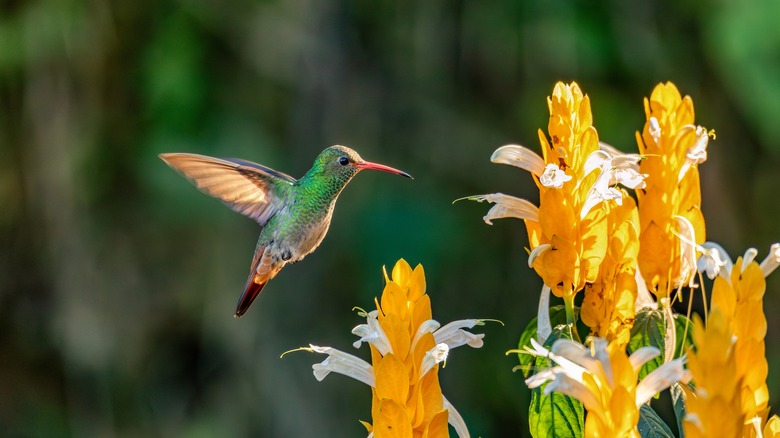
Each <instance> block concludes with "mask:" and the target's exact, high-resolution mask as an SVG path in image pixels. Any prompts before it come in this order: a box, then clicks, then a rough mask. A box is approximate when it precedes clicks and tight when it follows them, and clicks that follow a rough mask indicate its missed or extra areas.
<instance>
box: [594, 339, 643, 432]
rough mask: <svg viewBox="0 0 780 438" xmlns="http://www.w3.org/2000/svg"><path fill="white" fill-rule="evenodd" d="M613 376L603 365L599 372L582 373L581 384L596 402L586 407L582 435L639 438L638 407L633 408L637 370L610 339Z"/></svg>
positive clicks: (608, 349) (622, 348)
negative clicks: (586, 413) (586, 411)
mask: <svg viewBox="0 0 780 438" xmlns="http://www.w3.org/2000/svg"><path fill="white" fill-rule="evenodd" d="M607 352H608V353H609V363H610V365H611V368H612V375H611V376H607V375H606V374H605V373H604V371H603V368H602V369H601V372H599V373H587V374H584V375H583V383H584V384H585V386H586V387H588V389H589V390H590V392H591V393H593V394H594V395H596V397H597V402H598V403H597V404H595V405H590V406H587V409H588V415H587V417H586V418H585V436H587V437H593V438H598V437H603V438H607V437H639V431H638V430H637V428H636V424H637V422H638V421H639V409H637V407H636V386H637V380H638V378H639V369H634V367H633V366H632V365H631V362H630V361H629V360H628V356H626V351H625V347H624V346H623V345H620V344H618V343H617V342H612V343H610V344H609V346H608V347H607Z"/></svg>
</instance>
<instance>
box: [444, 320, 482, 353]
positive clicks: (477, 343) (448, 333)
mask: <svg viewBox="0 0 780 438" xmlns="http://www.w3.org/2000/svg"><path fill="white" fill-rule="evenodd" d="M482 324H483V320H481V319H461V320H458V321H452V322H451V323H449V324H447V325H445V326H444V327H442V328H440V329H438V330H436V331H435V332H433V339H434V340H435V341H436V343H437V344H446V345H447V346H448V347H449V348H450V350H451V349H453V348H458V347H460V346H461V345H468V346H469V347H472V348H481V347H482V345H483V342H482V338H484V337H485V334H484V333H480V334H474V333H471V332H467V331H466V330H463V329H464V328H469V329H470V328H474V327H475V326H477V325H482Z"/></svg>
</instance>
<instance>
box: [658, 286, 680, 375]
mask: <svg viewBox="0 0 780 438" xmlns="http://www.w3.org/2000/svg"><path fill="white" fill-rule="evenodd" d="M661 309H662V310H663V312H664V320H665V321H666V324H665V326H666V331H665V332H664V363H667V362H670V361H671V360H672V359H673V358H674V348H675V346H676V345H677V326H676V324H675V323H674V311H673V310H672V302H671V300H670V299H669V297H664V298H661Z"/></svg>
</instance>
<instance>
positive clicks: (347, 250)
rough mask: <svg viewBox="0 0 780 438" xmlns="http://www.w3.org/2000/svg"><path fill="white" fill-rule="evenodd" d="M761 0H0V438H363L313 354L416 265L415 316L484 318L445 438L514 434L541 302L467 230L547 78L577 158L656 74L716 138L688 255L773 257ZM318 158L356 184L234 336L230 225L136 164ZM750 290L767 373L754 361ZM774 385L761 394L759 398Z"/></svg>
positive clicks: (768, 22) (344, 340)
mask: <svg viewBox="0 0 780 438" xmlns="http://www.w3.org/2000/svg"><path fill="white" fill-rule="evenodd" d="M777 17H780V3H778V2H775V1H773V0H755V1H733V0H721V1H705V2H700V1H691V0H687V1H686V0H683V1H637V2H625V1H619V0H613V1H607V2H586V1H563V0H552V1H543V0H523V1H520V0H504V1H476V0H471V1H463V0H446V1H444V0H428V1H418V2H412V1H388V0H380V1H367V0H353V1H348V0H294V1H249V0H241V1H230V2H224V1H217V0H181V1H170V0H165V1H162V0H161V1H151V0H140V1H124V2H106V1H100V0H88V1H73V0H49V1H30V2H24V1H14V0H10V1H9V0H4V1H0V430H3V431H5V432H4V433H7V434H8V435H10V436H47V437H50V436H73V437H88V436H101V437H108V436H186V437H211V436H237V437H239V436H268V437H288V436H302V437H318V436H328V437H331V436H332V437H341V436H344V437H362V436H365V431H364V430H363V428H362V426H361V425H360V424H359V423H358V421H357V420H358V419H363V420H370V415H371V414H370V412H371V411H370V404H371V393H370V390H369V388H368V387H366V386H365V385H363V384H361V383H359V382H357V381H354V380H351V379H348V378H346V377H343V376H339V375H332V376H330V377H328V378H327V379H326V380H325V381H324V382H322V383H318V382H317V381H316V380H315V379H314V377H313V376H312V374H311V364H313V363H315V362H319V361H321V360H322V359H323V358H324V356H320V355H312V354H308V353H295V354H292V355H289V356H285V357H284V358H283V359H280V358H279V355H280V353H282V352H284V351H286V350H289V349H292V348H295V347H298V346H302V345H306V344H308V343H310V342H311V343H315V344H319V345H330V346H334V347H337V348H340V349H344V350H347V351H350V352H354V353H356V354H358V355H361V356H362V357H368V355H367V349H364V350H362V351H355V350H354V349H353V348H352V347H351V345H350V344H351V343H352V342H353V340H354V337H353V336H352V335H351V334H350V330H351V329H352V327H353V326H354V325H356V324H358V323H360V319H359V317H358V316H357V315H355V313H354V312H352V311H351V310H350V309H351V308H352V307H353V306H361V307H364V308H370V307H371V305H372V302H373V298H374V297H375V296H378V295H379V294H380V293H381V291H382V286H383V279H382V274H381V272H382V271H381V269H382V265H386V266H388V268H390V267H392V265H393V264H394V263H395V261H396V260H397V259H399V258H401V257H403V258H406V259H407V260H408V261H409V262H410V263H411V264H412V265H415V264H417V263H422V264H423V265H424V267H425V269H426V274H427V281H428V292H429V294H430V295H431V298H432V301H433V313H434V317H435V318H436V319H438V320H439V321H442V322H448V321H451V320H454V319H462V318H476V317H480V318H497V319H500V320H502V321H504V323H505V324H506V326H504V327H502V326H500V325H497V324H492V325H488V326H486V327H483V328H481V329H479V330H478V331H482V332H484V333H486V334H487V336H486V338H485V346H484V347H483V348H482V349H481V350H473V349H469V348H468V347H463V348H461V349H459V350H456V351H454V352H453V353H452V354H451V355H450V357H449V360H448V362H447V366H446V368H445V369H443V370H442V371H441V373H440V376H441V384H442V388H443V392H444V394H445V395H446V396H447V398H448V399H449V400H450V401H451V402H452V403H453V404H454V405H455V406H456V407H457V408H458V409H459V410H460V412H461V413H462V414H463V416H464V417H465V419H466V421H467V423H468V425H469V428H470V430H471V433H472V435H473V436H475V437H476V436H483V437H504V436H528V425H527V408H528V399H529V391H528V389H526V388H525V385H524V384H523V381H522V376H521V375H520V374H517V373H514V374H513V373H512V372H511V369H512V367H513V366H514V365H515V364H516V363H517V362H516V359H515V358H513V357H506V356H504V351H506V350H508V349H510V348H513V347H514V346H515V345H516V340H517V338H518V336H519V334H520V332H521V330H522V328H523V327H524V326H525V324H526V323H527V322H528V321H529V320H530V319H531V318H532V316H533V314H534V312H535V308H536V305H537V301H538V293H539V289H540V287H541V281H540V280H539V278H538V277H537V276H536V275H535V274H534V272H533V271H531V270H530V269H528V267H527V265H526V253H525V251H524V249H523V247H524V246H525V245H527V239H526V235H525V230H524V227H523V226H522V224H521V223H520V222H519V221H513V220H505V221H497V222H496V224H495V225H494V226H493V227H489V226H487V225H485V224H484V223H483V222H482V220H481V217H482V215H483V214H484V213H485V212H486V210H487V208H488V207H487V205H479V204H475V203H459V204H455V205H451V202H452V200H454V199H456V198H459V197H462V196H466V195H471V194H478V193H491V192H496V191H501V192H505V193H509V194H513V195H516V196H520V197H527V198H529V199H531V200H532V201H534V202H537V201H538V192H537V191H536V189H535V187H534V186H533V183H532V181H531V179H530V177H529V175H528V174H527V173H526V172H523V171H521V170H518V169H514V168H511V167H509V166H498V165H493V164H491V163H490V162H489V157H490V154H491V153H492V152H493V150H495V149H496V148H497V147H499V146H501V145H503V144H506V143H520V144H524V145H526V146H529V147H531V148H533V149H535V150H538V148H539V144H538V139H537V134H536V131H537V129H538V128H540V127H541V128H546V123H547V105H546V101H545V97H546V96H547V95H548V94H550V92H551V91H552V87H553V85H554V83H555V82H556V81H557V80H565V81H571V80H576V81H577V82H579V84H580V85H581V86H582V88H583V89H584V90H585V92H586V93H588V94H589V95H590V97H591V100H592V107H593V113H594V119H595V125H596V127H597V129H598V131H599V135H600V138H601V139H602V140H603V141H606V142H608V143H611V144H613V145H615V146H618V147H620V148H621V149H623V150H626V151H636V142H635V139H634V132H635V131H636V130H639V129H642V126H643V123H644V112H643V107H642V98H643V97H644V96H648V95H649V94H650V92H651V91H652V89H653V87H654V86H655V84H656V83H658V82H661V81H667V80H672V81H674V82H675V83H676V84H677V85H678V87H679V88H680V89H681V91H682V92H683V93H684V94H690V95H691V96H692V97H693V99H694V103H695V108H696V121H697V123H699V124H702V125H704V126H706V127H707V128H714V129H715V130H716V132H717V141H712V142H710V148H709V160H708V161H707V162H706V163H705V164H704V165H702V166H701V167H700V169H701V174H702V191H703V209H704V213H705V218H706V220H707V227H708V230H707V231H708V238H709V239H711V240H716V241H718V242H720V243H722V244H723V245H724V246H725V247H726V248H727V249H728V250H729V252H730V253H731V254H732V255H733V257H734V258H736V256H737V255H739V254H741V253H742V252H743V251H744V250H745V249H746V248H747V247H749V246H755V247H757V248H759V251H760V256H759V258H763V257H764V255H765V254H766V251H767V249H768V247H769V245H770V244H771V243H772V242H774V241H777V240H778V239H780V232H779V231H778V229H777V222H778V220H777V218H778V214H780V203H778V201H777V187H778V185H780V172H778V170H777V169H778V164H780V161H779V159H778V154H780V142H778V138H780V124H778V123H777V117H778V115H779V114H780V30H778V26H777V23H776V20H777ZM332 144H344V145H348V146H351V147H353V148H355V149H357V150H358V151H359V152H360V153H361V154H362V155H363V157H364V158H366V159H369V160H373V161H378V162H382V163H386V164H389V165H391V166H395V167H398V168H401V169H403V170H406V171H408V172H410V173H411V174H413V175H414V176H415V180H414V181H409V180H405V179H402V178H397V177H394V176H391V175H386V174H379V173H375V172H364V173H363V174H361V175H359V176H358V177H357V178H356V179H355V180H354V182H353V183H352V184H351V185H350V186H349V187H348V188H347V189H346V190H345V192H344V193H343V194H342V196H341V198H340V200H339V205H338V207H337V209H336V214H335V216H334V220H333V223H332V226H331V229H330V233H329V235H328V236H327V238H326V239H325V242H324V243H323V245H322V246H321V247H320V248H319V249H318V250H317V252H315V253H314V254H313V255H311V256H309V257H308V258H307V259H306V260H305V261H304V262H302V263H299V264H296V265H294V266H289V267H287V268H285V270H284V271H283V272H282V273H281V275H279V277H278V278H277V279H275V280H274V281H273V282H271V283H270V285H269V286H268V287H267V288H266V289H265V291H264V292H263V294H262V296H261V297H260V298H259V300H258V301H257V302H256V303H255V305H254V306H253V307H252V308H251V310H250V311H249V313H248V314H247V315H246V316H245V317H243V318H241V319H240V320H235V319H233V317H232V313H233V310H234V306H235V301H236V299H237V298H238V295H239V293H240V292H241V289H242V287H243V285H244V281H245V279H246V276H247V272H248V268H249V262H250V260H251V255H252V251H253V249H254V244H255V239H256V238H257V234H258V230H257V226H256V224H255V223H254V222H252V221H251V220H249V219H246V218H243V217H241V216H239V215H237V214H235V213H233V212H231V211H229V210H228V209H227V208H225V207H223V206H222V205H221V204H220V203H219V202H217V201H215V200H212V199H209V198H208V197H206V196H204V195H202V194H200V193H198V191H197V190H195V189H194V188H193V187H192V186H191V185H190V184H188V183H187V182H186V181H185V180H184V179H182V178H181V177H179V176H178V175H176V174H175V173H174V172H173V171H171V170H170V169H168V168H167V167H166V166H165V165H164V164H163V163H162V161H160V160H159V159H158V158H157V154H159V153H161V152H174V151H186V152H196V153H203V154H207V155H215V156H228V157H241V158H245V159H248V160H252V161H257V162H260V163H263V164H265V165H268V166H271V167H273V168H276V169H278V170H280V171H283V172H286V173H290V174H291V175H293V176H296V177H300V176H301V175H303V174H304V173H305V171H306V170H307V169H308V168H309V166H310V165H311V162H312V161H313V159H314V157H315V156H316V155H317V154H318V153H319V151H321V150H322V149H323V148H325V147H327V146H329V145H332ZM779 288H780V282H779V281H778V279H777V278H771V277H770V279H769V284H768V290H767V294H766V302H765V303H766V304H765V306H766V310H767V315H768V319H769V332H768V334H767V355H768V359H769V365H770V370H777V369H778V368H779V367H780V345H778V340H780V333H779V332H780V323H778V321H777V319H776V317H775V315H776V314H777V312H778V310H780V306H779V305H778V303H780V300H778V289H779ZM777 376H780V374H777V373H776V372H772V371H770V378H769V388H770V394H771V396H772V404H774V405H776V404H777V402H778V400H779V399H778V397H780V377H777Z"/></svg>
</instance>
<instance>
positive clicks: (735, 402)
mask: <svg viewBox="0 0 780 438" xmlns="http://www.w3.org/2000/svg"><path fill="white" fill-rule="evenodd" d="M731 338H732V333H731V330H730V328H729V324H728V322H727V321H726V318H725V316H724V315H723V312H721V310H720V309H718V308H715V309H713V311H712V313H710V316H709V318H708V321H707V327H706V329H705V328H704V323H703V322H702V320H701V318H699V317H698V315H695V316H694V327H693V341H694V343H695V344H696V351H695V352H693V351H692V352H691V353H690V354H689V355H688V369H690V370H691V374H692V379H693V381H694V382H695V384H696V393H695V396H694V395H693V394H692V392H691V391H690V390H689V389H688V388H686V387H683V388H685V390H686V393H687V396H686V400H687V406H686V410H687V413H686V418H685V422H684V424H683V425H684V428H685V436H686V437H692V438H696V437H713V436H724V437H726V436H729V437H739V436H741V435H742V425H743V424H744V419H745V416H744V414H743V413H742V411H741V404H740V389H739V378H738V377H737V358H736V355H735V351H734V348H733V346H732V342H731Z"/></svg>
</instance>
